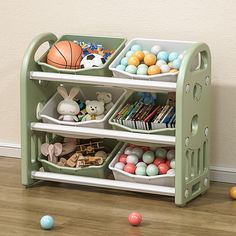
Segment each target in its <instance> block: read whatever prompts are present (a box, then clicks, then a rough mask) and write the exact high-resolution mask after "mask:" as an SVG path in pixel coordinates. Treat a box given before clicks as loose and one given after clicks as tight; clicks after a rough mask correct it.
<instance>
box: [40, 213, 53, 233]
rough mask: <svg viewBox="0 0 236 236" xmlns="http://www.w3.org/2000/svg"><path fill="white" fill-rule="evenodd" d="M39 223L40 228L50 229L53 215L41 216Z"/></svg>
mask: <svg viewBox="0 0 236 236" xmlns="http://www.w3.org/2000/svg"><path fill="white" fill-rule="evenodd" d="M40 225H41V227H42V229H46V230H49V229H52V227H53V225H54V219H53V217H51V216H49V215H46V216H43V217H42V218H41V220H40Z"/></svg>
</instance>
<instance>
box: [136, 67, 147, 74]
mask: <svg viewBox="0 0 236 236" xmlns="http://www.w3.org/2000/svg"><path fill="white" fill-rule="evenodd" d="M147 72H148V69H147V68H145V67H144V66H143V67H140V68H138V69H137V75H147Z"/></svg>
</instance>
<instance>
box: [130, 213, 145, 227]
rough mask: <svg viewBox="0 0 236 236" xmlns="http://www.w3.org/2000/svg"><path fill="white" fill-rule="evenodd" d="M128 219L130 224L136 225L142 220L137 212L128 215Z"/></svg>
mask: <svg viewBox="0 0 236 236" xmlns="http://www.w3.org/2000/svg"><path fill="white" fill-rule="evenodd" d="M128 221H129V223H130V224H131V225H133V226H137V225H139V224H140V223H141V222H142V216H141V214H140V213H138V212H132V213H130V214H129V215H128Z"/></svg>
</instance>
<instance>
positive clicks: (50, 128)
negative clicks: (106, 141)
mask: <svg viewBox="0 0 236 236" xmlns="http://www.w3.org/2000/svg"><path fill="white" fill-rule="evenodd" d="M31 130H35V131H45V132H49V133H56V134H58V135H62V136H64V135H65V136H70V137H81V138H83V137H84V138H88V137H95V138H97V137H99V138H112V139H118V140H125V141H135V142H142V143H152V144H165V145H175V136H168V135H155V134H140V133H132V132H127V131H118V130H110V129H95V128H85V127H73V126H66V125H55V124H48V123H37V122H36V123H31Z"/></svg>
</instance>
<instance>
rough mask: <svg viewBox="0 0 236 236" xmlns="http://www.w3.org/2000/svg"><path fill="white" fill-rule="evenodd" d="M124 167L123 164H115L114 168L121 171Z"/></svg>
mask: <svg viewBox="0 0 236 236" xmlns="http://www.w3.org/2000/svg"><path fill="white" fill-rule="evenodd" d="M124 167H125V164H124V163H123V162H117V163H116V164H115V166H114V168H116V169H118V170H123V169H124Z"/></svg>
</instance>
